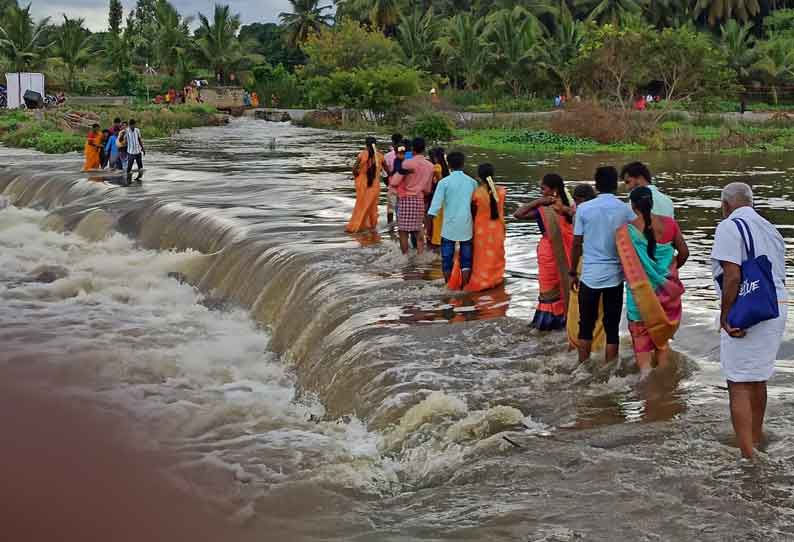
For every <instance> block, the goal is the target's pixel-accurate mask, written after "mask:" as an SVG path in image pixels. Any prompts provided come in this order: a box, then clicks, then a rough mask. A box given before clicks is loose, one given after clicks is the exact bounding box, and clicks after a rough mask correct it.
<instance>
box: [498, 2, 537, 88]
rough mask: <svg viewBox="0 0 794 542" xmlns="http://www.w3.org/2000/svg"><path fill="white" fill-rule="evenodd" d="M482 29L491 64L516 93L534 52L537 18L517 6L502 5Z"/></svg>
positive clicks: (525, 75) (527, 71)
mask: <svg viewBox="0 0 794 542" xmlns="http://www.w3.org/2000/svg"><path fill="white" fill-rule="evenodd" d="M485 33H486V38H487V40H488V41H489V43H490V44H491V46H492V52H493V61H494V65H495V66H498V69H499V74H500V76H501V78H502V79H503V80H504V82H505V83H506V84H507V86H509V87H510V89H511V90H512V91H513V95H514V96H518V95H519V94H520V93H521V88H522V86H523V81H524V80H525V79H526V77H527V75H528V73H529V67H530V62H531V61H532V59H533V58H534V56H535V54H536V49H537V44H538V36H539V34H540V28H539V25H538V23H537V20H536V19H535V18H534V16H532V15H531V14H530V13H529V12H528V11H526V10H525V9H523V8H521V7H515V8H513V9H512V10H508V9H503V10H500V11H497V12H495V13H493V14H491V16H490V17H488V26H487V28H486V32H485Z"/></svg>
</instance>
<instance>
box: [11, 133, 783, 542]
mask: <svg viewBox="0 0 794 542" xmlns="http://www.w3.org/2000/svg"><path fill="white" fill-rule="evenodd" d="M356 150H357V144H356V142H355V141H354V140H353V138H351V137H347V136H340V135H339V134H329V133H327V132H321V131H313V130H302V129H297V128H293V127H291V126H289V125H282V124H267V123H260V122H255V121H240V122H237V123H234V124H232V125H231V126H229V127H226V128H212V129H199V130H192V131H189V132H184V133H183V134H181V135H180V136H179V137H177V138H176V139H175V140H173V141H170V142H161V143H159V144H158V145H157V146H156V149H155V151H154V152H153V153H151V156H149V157H148V159H147V168H148V169H147V175H146V182H145V183H144V184H143V186H141V187H131V188H119V187H115V186H112V185H106V184H104V183H102V182H101V181H102V179H92V180H90V179H86V178H85V176H84V175H81V174H78V173H75V171H76V170H77V169H78V168H79V160H78V159H77V158H76V157H71V158H64V157H42V156H40V155H37V154H34V153H26V152H21V151H15V150H9V149H3V150H0V163H2V168H0V193H3V194H4V197H6V198H8V199H9V200H10V201H11V202H13V203H14V204H15V205H17V207H15V208H9V209H5V210H3V211H0V247H2V250H0V261H2V266H0V299H2V303H1V304H0V322H1V323H2V327H0V342H2V345H3V350H2V353H0V360H2V361H3V362H4V363H5V365H6V366H8V367H13V368H14V374H15V377H16V378H20V379H22V378H23V377H22V376H19V375H20V374H22V375H24V373H25V368H27V367H31V368H35V372H31V374H35V375H36V378H35V380H33V379H31V382H28V383H27V385H30V386H34V387H35V388H37V389H44V390H46V391H47V392H48V393H54V392H57V393H58V394H59V395H61V396H65V397H67V398H76V399H80V401H83V402H85V403H88V404H92V405H94V408H97V409H100V410H102V411H105V412H112V413H114V414H115V415H117V416H119V417H120V418H121V419H123V420H124V421H125V422H124V425H125V426H126V428H127V430H128V432H130V433H131V434H133V435H134V436H135V438H134V441H135V442H136V445H137V446H139V447H140V448H141V449H142V450H165V451H168V453H171V454H174V455H173V457H174V459H173V460H171V461H169V462H168V464H167V467H164V470H165V471H166V474H167V476H168V479H169V480H172V481H174V483H175V484H177V486H178V487H179V488H181V489H182V490H183V491H186V492H189V493H191V494H192V495H193V496H195V497H198V498H199V499H200V500H201V501H202V502H204V503H206V504H207V505H208V506H210V507H212V509H213V510H215V511H216V512H220V514H221V515H223V516H224V517H226V518H228V519H227V521H228V523H229V525H230V526H232V527H233V529H234V530H233V533H235V534H234V535H230V536H231V538H229V537H227V538H228V539H233V538H234V537H235V536H237V537H239V538H240V539H243V538H246V537H251V536H253V537H254V538H255V539H271V538H272V539H276V537H277V536H278V537H281V538H284V539H287V540H373V541H374V540H462V539H463V540H484V539H487V540H575V539H583V540H683V539H691V538H694V537H698V538H699V539H701V540H730V539H735V540H748V539H750V540H778V539H779V540H787V539H790V538H792V537H794V518H792V509H791V506H792V502H794V501H793V500H792V499H793V498H794V490H792V484H791V476H790V472H791V467H792V463H794V458H792V454H791V452H790V451H789V449H790V447H791V443H792V441H793V440H794V432H792V430H791V429H790V426H791V422H792V418H794V415H793V414H792V404H794V397H792V392H794V379H793V377H792V368H793V367H794V365H792V363H791V359H792V358H794V355H792V345H793V344H794V342H792V340H791V337H790V336H788V337H787V340H786V343H785V344H784V346H783V348H782V351H781V355H780V357H781V362H780V364H779V368H780V370H779V373H778V375H777V376H776V377H775V379H774V380H773V381H772V383H771V384H772V386H771V389H770V392H771V400H770V411H769V429H770V442H769V444H768V447H767V455H766V456H765V457H764V459H763V461H762V462H761V463H760V464H759V465H745V464H742V463H740V462H738V461H737V459H736V457H737V451H736V449H735V448H733V447H732V443H731V440H730V427H729V424H728V422H727V416H726V415H727V407H726V396H725V393H726V392H725V391H724V390H723V389H722V386H723V385H724V383H723V382H722V380H721V378H720V376H719V371H718V368H717V365H716V348H717V334H716V331H715V329H714V317H715V307H716V300H715V298H714V294H713V292H712V291H711V287H710V280H709V277H708V269H709V268H708V250H709V247H710V242H711V241H710V239H711V236H712V235H713V231H714V227H715V225H716V221H717V220H718V218H719V217H718V214H719V208H718V204H717V203H716V201H717V199H718V193H719V188H720V187H721V186H722V185H723V184H725V183H726V182H728V181H731V180H746V181H748V182H750V183H752V184H753V185H754V187H755V189H756V192H757V194H758V196H759V197H758V203H759V208H760V209H761V211H762V212H763V213H764V214H766V215H767V216H768V217H770V218H771V219H773V220H774V222H775V223H776V224H778V225H779V226H780V227H781V231H782V232H783V234H784V236H786V237H787V238H788V237H790V236H791V226H792V225H794V213H793V212H792V208H791V206H792V204H791V203H790V201H789V198H790V196H791V193H792V188H791V186H792V183H791V181H792V177H794V158H792V157H790V156H789V155H772V156H752V157H743V158H731V157H722V156H716V155H715V156H711V155H687V154H676V155H670V154H662V155H646V156H641V157H640V158H642V159H644V160H647V161H648V162H649V163H650V164H651V166H652V169H653V170H654V172H656V173H657V174H658V183H659V185H660V188H661V189H662V190H663V191H665V192H666V193H668V194H669V195H670V196H671V197H672V198H673V199H674V201H675V202H676V204H677V212H678V216H679V218H680V221H681V225H682V228H683V230H684V232H685V233H686V235H687V237H688V239H689V242H690V246H691V248H692V252H693V257H692V260H691V262H690V263H689V264H688V266H687V267H686V268H685V272H684V275H683V278H684V281H685V283H686V285H687V287H688V293H687V297H686V299H685V313H686V315H685V321H684V323H683V326H682V329H681V331H680V333H679V336H678V340H677V341H676V344H675V348H676V350H678V351H679V352H680V353H681V355H680V359H679V368H678V370H676V371H675V372H674V373H672V374H665V375H658V376H657V378H655V379H654V380H653V381H652V382H651V383H650V384H648V385H646V386H641V387H640V386H637V382H636V375H635V374H634V371H633V370H632V368H631V360H630V356H629V355H628V352H629V344H628V342H626V343H625V345H624V350H625V354H624V359H623V363H622V364H621V367H607V368H598V367H581V368H577V366H576V363H575V361H574V359H573V358H572V357H571V355H570V354H568V353H567V352H566V348H565V344H564V343H565V341H564V339H563V337H561V336H558V335H550V336H540V335H538V334H536V333H534V332H532V331H530V330H529V329H528V327H527V324H528V320H529V319H530V318H531V315H532V310H533V305H534V298H535V296H536V295H537V289H536V282H535V280H534V276H535V274H536V266H535V264H534V262H533V256H534V245H535V243H536V242H537V235H538V233H537V229H536V227H535V226H534V225H533V224H530V223H516V222H511V223H510V224H509V225H508V233H509V241H508V269H509V271H510V276H509V277H508V280H507V283H506V285H505V286H504V287H503V288H500V289H498V290H495V291H492V292H486V293H484V294H479V295H476V296H460V295H450V294H449V293H448V292H446V291H445V289H444V288H443V284H441V281H440V280H439V277H440V272H439V264H438V262H437V261H435V260H434V259H433V258H432V257H428V258H422V259H410V260H407V259H404V258H403V257H402V256H401V255H400V254H399V251H398V250H397V249H396V246H395V243H394V240H393V239H392V237H391V235H390V234H389V232H388V231H386V230H385V229H384V231H383V232H382V234H381V235H380V236H354V237H351V236H347V235H345V234H344V233H342V231H341V230H342V227H343V225H344V222H345V221H346V218H347V216H348V214H349V211H350V210H351V208H352V203H353V201H352V196H353V190H352V183H351V182H350V180H349V176H348V173H347V171H348V170H349V168H350V165H351V160H352V158H353V156H354V155H355V152H356ZM469 154H470V162H471V165H474V163H476V162H478V161H485V160H488V161H491V162H493V163H494V164H495V165H496V167H497V172H498V175H497V176H498V181H499V182H502V183H504V184H505V185H506V186H507V187H508V189H509V198H508V200H509V205H510V207H511V208H512V207H514V206H516V205H518V204H519V202H522V201H525V200H527V199H529V198H531V197H533V196H535V195H537V181H536V180H535V179H538V178H539V176H540V175H541V174H542V173H544V172H547V171H550V170H555V171H558V172H560V173H562V174H563V175H564V176H566V178H572V179H585V178H587V177H588V176H589V175H590V174H591V172H592V170H593V169H594V168H595V167H596V166H597V165H600V164H601V163H602V162H605V161H607V162H622V161H624V160H627V159H629V158H635V157H614V156H610V157H604V156H586V155H581V156H580V155H575V156H566V157H551V156H546V157H537V156H515V155H513V156H508V155H496V154H486V153H482V152H478V151H474V150H470V153H469ZM529 179H533V181H532V182H531V183H530V182H529ZM792 270H794V267H792ZM31 371H33V369H31ZM42 371H45V374H46V375H48V376H46V377H41V374H42ZM81 404H82V403H81ZM196 513H197V514H198V513H200V512H199V511H198V510H197V512H196Z"/></svg>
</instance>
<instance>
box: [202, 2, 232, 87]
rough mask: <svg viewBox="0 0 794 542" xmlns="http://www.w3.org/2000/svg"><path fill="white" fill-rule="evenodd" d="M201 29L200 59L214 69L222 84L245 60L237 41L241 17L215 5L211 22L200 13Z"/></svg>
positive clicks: (226, 8) (224, 7)
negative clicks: (229, 73)
mask: <svg viewBox="0 0 794 542" xmlns="http://www.w3.org/2000/svg"><path fill="white" fill-rule="evenodd" d="M198 18H199V28H198V30H197V31H196V34H197V35H199V36H200V37H199V38H198V39H197V40H196V50H197V53H198V57H199V58H200V59H201V60H202V61H203V62H204V64H205V65H206V66H208V67H210V68H212V69H213V71H214V72H215V75H216V76H217V77H218V79H219V80H220V81H221V82H225V81H226V74H227V73H228V72H229V70H230V69H234V67H235V66H236V65H238V64H239V63H240V61H241V60H242V58H243V56H244V55H243V51H242V47H241V46H240V41H239V40H238V39H237V31H238V30H239V29H240V16H239V15H233V14H232V13H231V10H230V9H229V6H227V5H220V4H216V5H215V12H214V14H213V17H212V22H210V20H209V19H207V17H206V16H205V15H204V14H202V13H199V14H198Z"/></svg>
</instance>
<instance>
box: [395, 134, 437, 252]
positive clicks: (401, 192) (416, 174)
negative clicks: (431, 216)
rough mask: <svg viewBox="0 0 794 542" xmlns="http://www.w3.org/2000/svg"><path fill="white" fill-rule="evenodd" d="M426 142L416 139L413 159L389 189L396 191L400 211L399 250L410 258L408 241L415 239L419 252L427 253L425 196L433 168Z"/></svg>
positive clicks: (408, 161) (431, 183) (406, 162)
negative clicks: (413, 235) (414, 236)
mask: <svg viewBox="0 0 794 542" xmlns="http://www.w3.org/2000/svg"><path fill="white" fill-rule="evenodd" d="M424 153H425V140H424V139H423V138H421V137H417V138H416V139H414V141H413V155H412V157H411V158H410V159H407V160H405V161H404V162H403V163H402V166H401V167H402V168H403V169H405V170H407V171H410V173H408V174H407V175H406V174H403V173H400V172H399V171H398V172H397V173H396V174H395V175H394V177H392V180H391V182H390V183H389V186H391V187H393V188H396V189H397V195H398V208H399V212H398V214H397V230H398V231H399V233H400V249H401V250H402V252H403V254H408V247H409V238H410V236H411V234H415V235H416V251H417V253H418V254H423V253H424V251H425V235H424V229H425V216H426V215H425V211H426V208H425V196H426V195H427V194H429V193H430V191H431V189H432V186H433V164H432V163H431V162H430V160H428V159H427V158H425V156H424Z"/></svg>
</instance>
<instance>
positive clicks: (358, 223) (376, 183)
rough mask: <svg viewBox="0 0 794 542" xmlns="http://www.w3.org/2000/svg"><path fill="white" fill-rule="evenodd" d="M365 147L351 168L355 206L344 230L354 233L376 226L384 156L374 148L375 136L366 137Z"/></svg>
mask: <svg viewBox="0 0 794 542" xmlns="http://www.w3.org/2000/svg"><path fill="white" fill-rule="evenodd" d="M366 147H367V148H366V149H364V150H363V151H361V152H360V153H359V155H358V159H357V160H356V165H355V167H354V168H353V176H354V177H355V182H356V206H355V208H354V209H353V216H352V217H350V222H348V223H347V227H346V228H345V231H347V232H348V233H356V232H360V231H364V230H369V229H374V228H376V227H377V226H378V198H379V197H380V176H381V172H382V171H383V163H384V157H383V154H381V153H380V152H378V150H377V149H376V148H375V138H374V137H368V138H367V140H366Z"/></svg>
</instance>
